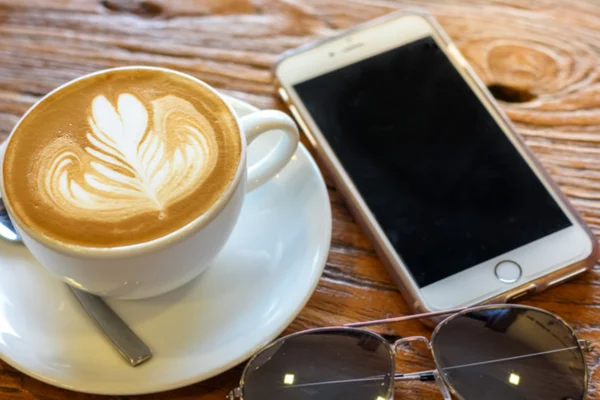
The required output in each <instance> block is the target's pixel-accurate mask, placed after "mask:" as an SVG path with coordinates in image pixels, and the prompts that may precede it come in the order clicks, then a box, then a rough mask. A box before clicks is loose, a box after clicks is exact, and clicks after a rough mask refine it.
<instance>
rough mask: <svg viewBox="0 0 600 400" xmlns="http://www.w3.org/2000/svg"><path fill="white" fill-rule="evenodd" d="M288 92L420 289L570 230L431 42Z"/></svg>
mask: <svg viewBox="0 0 600 400" xmlns="http://www.w3.org/2000/svg"><path fill="white" fill-rule="evenodd" d="M294 89H295V91H296V92H297V94H298V96H299V97H300V99H301V100H302V102H303V103H304V105H305V106H306V108H307V109H308V111H309V113H310V114H311V116H312V118H313V119H314V121H315V123H316V124H317V125H318V127H319V129H320V130H321V132H322V134H323V135H324V136H325V138H326V139H327V141H328V143H329V145H330V147H331V148H332V149H333V151H334V152H335V154H336V155H337V157H338V159H339V160H340V162H341V163H342V165H343V167H344V168H345V170H346V172H347V173H348V174H349V176H350V177H351V179H352V181H353V182H354V184H355V186H356V187H357V189H358V190H359V192H360V194H361V196H362V197H363V198H364V200H365V201H366V203H367V205H368V206H369V208H370V209H371V212H372V213H373V214H374V216H375V218H376V219H377V221H378V223H379V225H380V226H381V227H382V229H383V230H384V231H385V234H386V235H387V237H388V239H389V240H390V242H391V243H392V245H393V246H394V248H395V249H396V251H397V253H398V254H399V256H400V258H401V259H402V261H403V262H404V263H405V265H406V266H407V268H408V269H409V270H410V272H411V273H412V275H413V277H414V279H415V281H416V282H417V283H418V285H419V286H420V287H424V286H427V285H430V284H432V283H434V282H437V281H439V280H441V279H444V278H446V277H448V276H451V275H453V274H455V273H458V272H460V271H462V270H464V269H467V268H469V267H472V266H475V265H477V264H480V263H482V262H485V261H487V260H489V259H491V258H494V257H497V256H500V255H502V254H504V253H506V252H508V251H511V250H514V249H516V248H518V247H521V246H523V245H526V244H528V243H531V242H533V241H535V240H538V239H541V238H543V237H545V236H547V235H550V234H552V233H554V232H557V231H559V230H562V229H564V228H567V227H569V226H571V221H570V220H569V218H568V217H567V216H566V215H565V214H564V212H563V211H562V210H561V208H560V207H559V205H558V204H557V203H556V201H555V200H554V199H553V198H552V196H551V195H550V194H549V193H548V191H547V190H546V189H545V187H544V186H543V184H542V183H541V182H540V181H539V180H538V178H537V177H536V175H535V174H534V172H533V171H532V170H531V168H530V167H529V166H528V164H527V163H526V161H525V160H524V159H523V158H522V157H521V156H520V154H519V152H518V151H517V149H516V148H515V147H514V146H513V144H512V143H511V142H510V140H509V139H508V137H507V136H506V135H505V134H504V133H503V131H502V129H501V128H500V127H499V126H498V125H497V124H496V122H495V121H494V119H493V117H492V116H491V115H490V113H489V112H488V111H487V110H486V108H485V106H484V105H483V104H482V103H481V102H480V101H479V99H478V98H477V96H476V95H475V93H474V92H473V91H472V90H471V88H470V87H469V86H468V85H467V83H466V81H465V80H464V79H463V78H462V76H461V75H460V73H459V72H458V71H457V70H456V69H455V68H454V66H453V65H452V63H451V62H450V60H449V59H448V58H447V57H446V55H445V54H444V53H443V52H442V50H441V49H440V48H439V47H438V45H437V44H436V42H435V40H434V39H433V38H432V37H425V38H423V39H419V40H417V41H415V42H411V43H410V44H406V45H403V46H401V47H398V48H395V49H393V50H390V51H387V52H385V53H382V54H378V55H376V56H373V57H370V58H368V59H364V60H361V61H359V62H357V63H355V64H352V65H348V66H345V67H342V68H340V69H337V70H334V71H332V72H328V73H326V74H324V75H321V76H318V77H315V78H311V79H310V80H307V81H305V82H301V83H298V84H296V85H294Z"/></svg>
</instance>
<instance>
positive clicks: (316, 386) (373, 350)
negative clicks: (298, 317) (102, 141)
mask: <svg viewBox="0 0 600 400" xmlns="http://www.w3.org/2000/svg"><path fill="white" fill-rule="evenodd" d="M393 371H394V361H393V355H392V354H391V351H390V348H389V346H388V344H387V343H386V342H385V341H384V340H382V339H381V338H380V337H378V336H376V335H375V334H372V333H369V332H365V331H361V330H355V329H339V328H333V329H322V330H318V331H314V332H308V333H303V334H300V335H297V336H291V337H288V338H284V339H281V340H280V341H277V342H275V343H274V344H273V345H271V346H270V347H268V348H267V349H265V350H263V351H262V352H261V353H259V354H258V355H257V356H256V357H255V358H254V359H253V360H252V361H251V362H250V363H249V364H248V368H247V370H246V374H245V376H244V388H243V391H244V399H246V400H267V399H268V400H270V399H273V400H275V399H277V400H279V399H281V400H309V399H310V400H335V399H344V400H388V399H389V398H390V397H391V393H392V390H393V385H394V381H393V377H392V374H393Z"/></svg>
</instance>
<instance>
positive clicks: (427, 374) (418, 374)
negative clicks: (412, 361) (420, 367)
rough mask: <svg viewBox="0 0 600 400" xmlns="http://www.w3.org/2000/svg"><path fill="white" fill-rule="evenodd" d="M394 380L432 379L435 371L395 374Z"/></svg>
mask: <svg viewBox="0 0 600 400" xmlns="http://www.w3.org/2000/svg"><path fill="white" fill-rule="evenodd" d="M394 380H395V381H422V382H424V381H434V380H435V371H433V370H431V371H423V372H411V373H409V374H396V375H395V376H394Z"/></svg>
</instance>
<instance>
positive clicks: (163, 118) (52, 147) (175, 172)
mask: <svg viewBox="0 0 600 400" xmlns="http://www.w3.org/2000/svg"><path fill="white" fill-rule="evenodd" d="M108 74H109V76H104V75H100V76H97V77H91V78H86V79H84V80H83V81H79V82H77V83H75V84H73V85H71V86H68V87H67V88H64V89H62V90H60V91H59V92H57V93H56V94H54V95H53V96H51V97H49V98H48V99H47V100H48V101H47V102H43V103H42V104H40V105H39V106H38V107H36V109H34V110H33V111H32V112H31V113H30V114H29V115H28V116H27V117H26V118H25V119H24V120H23V122H22V123H21V125H20V126H19V128H18V129H17V131H16V132H15V134H14V135H13V138H12V139H11V141H10V143H9V146H8V149H7V156H6V161H5V167H4V178H5V182H6V192H7V196H8V197H9V199H11V205H13V208H14V210H15V212H16V213H17V215H18V217H19V218H20V219H22V220H23V221H24V222H25V224H27V225H29V226H30V227H31V228H33V230H38V231H42V233H44V234H45V235H46V236H49V237H50V238H54V239H57V240H59V241H62V242H67V243H72V244H77V245H85V246H94V247H112V246H121V245H127V244H134V243H140V242H145V241H148V240H152V239H155V238H158V237H161V236H163V235H165V234H167V233H169V232H172V231H174V230H176V229H178V228H180V227H182V226H184V225H186V224H187V223H189V222H191V220H193V219H195V218H197V217H198V216H199V215H201V214H202V213H203V212H205V211H206V210H207V209H209V208H210V206H211V205H212V204H213V203H214V202H215V201H216V200H218V198H219V197H220V196H221V195H222V193H223V192H224V191H225V189H226V188H227V187H228V185H229V183H230V182H231V180H232V179H233V177H234V176H235V172H236V170H237V165H238V163H239V159H240V152H241V140H240V138H239V132H238V128H237V124H236V122H235V119H234V117H233V116H231V115H230V113H229V111H228V110H227V107H226V106H225V104H223V103H222V101H221V100H220V99H219V98H218V96H216V95H215V94H214V93H212V92H211V91H210V90H208V89H206V88H204V87H202V86H201V85H200V84H197V83H195V82H193V81H191V80H189V79H188V78H184V77H181V76H179V75H175V74H171V73H168V72H164V71H149V70H122V71H112V75H110V74H111V73H108ZM44 103H46V104H44ZM71 107H74V108H75V109H70V108H71ZM48 128H49V129H48ZM40 132H43V133H40ZM23 181H25V182H26V183H25V184H24V183H23ZM13 199H19V200H21V201H18V202H17V201H14V200H13Z"/></svg>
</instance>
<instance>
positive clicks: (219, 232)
mask: <svg viewBox="0 0 600 400" xmlns="http://www.w3.org/2000/svg"><path fill="white" fill-rule="evenodd" d="M121 69H150V70H158V71H164V72H169V73H176V74H179V75H181V76H184V77H187V78H189V79H191V80H193V81H195V82H196V83H197V84H198V85H202V86H204V87H207V88H209V89H210V90H211V91H213V92H214V93H215V94H217V96H219V95H218V93H217V92H216V91H215V90H214V89H212V88H210V86H209V85H207V84H206V83H204V82H202V81H200V80H198V79H196V78H194V77H191V76H189V75H186V74H183V73H180V72H176V71H172V70H168V69H164V68H156V67H125V68H115V69H112V70H104V71H98V72H96V73H93V74H90V75H86V76H82V77H80V78H78V79H75V80H73V81H71V82H68V83H66V84H65V85H63V86H61V87H59V88H57V89H55V90H54V91H52V92H50V93H49V94H47V95H46V96H45V97H44V98H43V99H41V100H40V101H39V102H38V103H36V104H35V105H33V106H32V107H31V108H30V109H29V110H28V111H27V112H26V113H25V115H24V116H23V117H22V118H21V120H20V121H19V122H18V123H17V125H16V126H15V128H14V129H13V131H12V133H11V136H9V138H8V140H7V142H6V143H8V142H9V141H10V140H11V137H12V135H13V134H14V132H15V131H16V129H17V127H18V126H19V125H20V124H21V122H22V121H23V119H24V118H26V117H27V115H28V114H29V113H31V112H32V111H33V110H35V108H36V107H37V105H38V104H40V102H42V101H43V100H44V99H45V98H47V97H50V96H52V95H53V94H54V93H55V92H57V91H60V90H61V89H63V88H65V87H67V86H69V85H71V84H73V83H75V82H77V81H79V80H81V79H84V78H88V77H90V76H94V75H98V74H103V73H106V72H108V71H114V70H121ZM229 111H230V112H231V114H232V115H233V116H234V117H235V119H236V121H237V124H238V126H239V128H240V129H239V131H240V132H243V133H242V134H241V143H242V151H241V158H240V162H239V163H238V168H237V171H236V173H235V177H234V179H233V181H232V182H231V184H230V185H229V187H228V188H227V189H226V191H225V193H224V195H223V196H222V197H221V198H220V199H219V200H217V201H216V202H215V203H214V204H213V205H212V207H211V208H210V209H209V210H208V211H206V212H205V213H204V214H202V215H201V216H200V217H198V218H196V219H195V220H193V221H192V222H191V223H189V224H188V225H186V226H184V227H183V228H181V229H179V230H177V231H175V232H172V233H170V234H168V235H166V236H163V237H160V238H158V239H155V240H152V241H150V242H145V243H140V244H135V245H129V246H122V247H106V248H91V247H90V248H86V247H81V246H77V247H73V246H67V245H62V244H60V243H59V242H57V241H52V240H49V239H47V238H46V237H44V236H42V235H40V234H39V233H37V232H35V231H34V230H32V229H31V228H29V227H27V226H26V225H24V224H23V223H22V222H21V221H20V220H19V218H18V217H16V215H15V214H14V212H12V211H11V202H12V201H15V199H11V198H9V197H7V196H6V192H5V190H4V187H3V185H2V182H1V179H2V176H3V174H0V186H1V189H2V198H3V201H4V203H5V205H6V208H7V210H8V213H9V215H10V217H11V219H12V222H13V224H14V225H15V228H16V229H17V231H18V232H19V234H20V235H21V237H22V239H23V242H24V243H25V245H26V246H27V248H28V249H29V250H30V251H31V253H32V254H33V256H34V257H35V258H36V259H37V260H38V261H39V262H40V263H41V264H42V265H44V266H45V267H46V268H48V269H49V270H50V271H52V272H53V273H54V274H55V275H57V276H58V277H60V278H61V279H62V280H64V281H65V282H66V283H68V284H70V285H72V286H74V287H77V288H79V289H82V290H85V291H88V292H90V293H93V294H96V295H100V296H110V297H118V298H125V299H140V298H146V297H151V296H156V295H159V294H162V293H166V292H168V291H171V290H173V289H176V288H178V287H180V286H182V285H184V284H186V283H187V282H189V281H191V280H192V279H194V278H195V277H197V276H198V275H199V274H201V273H202V272H203V271H204V270H205V269H206V268H208V267H209V265H210V263H211V261H212V260H213V259H214V258H215V256H216V255H217V254H218V253H219V251H220V250H221V249H222V247H223V246H224V244H225V242H226V241H227V239H228V238H229V236H230V234H231V232H232V230H233V228H234V226H235V223H236V221H237V219H238V216H239V214H240V210H241V208H242V203H243V201H244V196H245V195H246V193H247V192H248V191H250V190H253V189H256V188H257V187H259V186H260V185H262V184H263V183H265V182H266V181H268V180H269V179H270V178H272V177H273V176H275V175H276V174H277V173H278V172H279V171H280V170H281V169H282V168H283V167H284V166H285V165H286V164H287V162H288V161H289V160H290V159H291V157H292V156H293V155H294V153H295V151H296V148H297V146H298V129H297V127H296V124H295V123H294V121H293V120H292V119H291V118H290V117H289V116H287V115H286V114H284V113H282V112H280V111H275V110H266V111H258V112H256V113H253V114H250V115H247V116H244V117H242V118H238V117H237V116H236V114H235V112H234V110H233V108H232V107H231V106H229ZM272 130H277V131H278V132H281V133H282V135H281V139H280V140H279V143H278V145H277V146H276V147H275V148H274V149H273V150H271V151H270V152H269V153H268V154H267V155H266V156H264V157H263V158H262V159H261V160H259V161H258V162H256V163H254V164H252V165H249V166H248V165H247V161H246V158H247V151H246V150H247V145H249V144H250V143H252V141H253V140H254V139H256V138H257V137H258V136H260V135H262V134H263V133H266V132H269V131H272ZM6 143H4V145H3V146H1V148H0V161H1V160H3V158H4V150H5V149H6ZM1 165H3V164H1ZM57 223H60V221H57Z"/></svg>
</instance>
